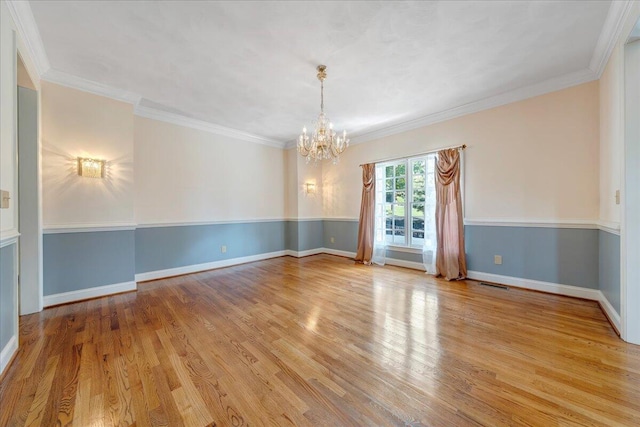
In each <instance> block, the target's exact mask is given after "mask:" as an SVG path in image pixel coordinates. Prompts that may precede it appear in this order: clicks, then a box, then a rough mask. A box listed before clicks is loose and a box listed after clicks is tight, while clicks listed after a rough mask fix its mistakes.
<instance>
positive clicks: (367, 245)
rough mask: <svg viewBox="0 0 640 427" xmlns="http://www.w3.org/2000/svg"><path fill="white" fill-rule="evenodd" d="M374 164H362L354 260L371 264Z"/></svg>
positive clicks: (374, 183)
mask: <svg viewBox="0 0 640 427" xmlns="http://www.w3.org/2000/svg"><path fill="white" fill-rule="evenodd" d="M375 194H376V165H375V164H374V163H368V164H366V165H362V202H361V204H360V221H359V222H358V252H357V253H356V258H355V259H356V261H358V262H361V263H363V264H366V265H370V264H371V258H372V256H373V238H374V223H375V203H376V200H375Z"/></svg>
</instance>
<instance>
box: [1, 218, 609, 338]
mask: <svg viewBox="0 0 640 427" xmlns="http://www.w3.org/2000/svg"><path fill="white" fill-rule="evenodd" d="M357 237H358V222H357V221H354V220H332V219H328V220H299V221H260V222H244V223H223V224H207V225H184V226H183V225H176V226H169V225H168V226H157V227H141V228H137V229H136V230H135V231H134V230H119V231H104V232H97V231H96V232H74V233H61V234H45V235H44V294H45V296H48V295H55V294H61V293H66V292H73V291H78V290H83V289H90V288H95V287H100V286H105V285H113V284H118V283H123V282H133V281H134V277H135V275H136V274H140V275H141V276H142V277H145V273H148V274H146V277H149V278H157V277H163V276H162V275H163V273H167V274H169V273H171V270H172V269H173V274H183V273H185V272H191V271H197V268H199V267H202V266H204V268H213V267H218V266H224V265H231V264H233V263H236V262H242V261H243V260H242V259H243V258H244V259H245V261H247V260H251V259H261V258H260V256H261V255H266V257H269V256H279V255H280V254H284V253H285V251H286V250H290V251H294V252H299V253H300V252H304V251H310V250H315V249H322V248H327V249H329V250H335V251H342V252H347V253H355V252H356V249H357V248H356V245H357ZM332 238H333V242H332V241H331V240H332ZM465 239H466V252H467V265H468V269H469V270H470V271H475V272H479V273H488V274H495V275H500V276H506V277H512V278H519V279H528V280H535V281H542V282H549V283H552V284H562V285H573V286H577V287H582V288H588V289H599V290H601V291H602V293H603V294H604V296H605V297H606V298H607V300H608V301H609V302H610V303H611V305H612V306H613V307H614V308H615V310H617V311H618V312H619V310H620V237H619V236H617V235H615V234H612V233H608V232H605V231H599V230H595V229H587V228H584V229H582V228H544V227H515V226H514V227H511V226H507V227H505V226H485V225H482V226H480V225H467V226H465ZM222 246H226V252H225V253H222V251H221V247H222ZM3 251H7V249H5V248H3ZM3 255H4V252H3ZM494 255H501V256H502V260H503V263H502V265H496V264H494V260H493V257H494ZM252 257H253V258H252ZM387 258H388V259H395V260H398V261H400V262H402V261H404V262H405V263H406V262H408V263H409V264H406V265H412V264H411V263H416V264H413V265H417V264H421V263H422V254H420V253H411V252H406V251H394V250H392V249H390V250H388V251H387ZM10 262H13V261H10V257H9V256H3V263H2V267H3V270H2V275H3V279H2V280H3V283H4V281H6V280H9V279H8V278H5V277H4V276H6V275H9V274H12V273H7V272H6V271H5V270H6V269H8V268H9V264H10ZM5 264H6V265H5ZM207 264H209V265H207ZM400 265H402V264H400ZM190 266H195V267H196V269H194V270H189V269H188V268H186V267H190ZM11 268H13V267H12V266H11ZM7 271H8V270H7ZM11 271H12V270H11ZM154 272H156V273H157V275H154V274H153V273H154ZM7 277H9V276H7ZM142 280H148V279H142ZM2 292H7V291H6V290H5V289H4V288H3V289H2ZM0 297H1V298H2V303H4V301H7V298H11V297H12V296H11V295H9V296H5V295H4V294H0ZM4 313H6V311H5V310H4V306H3V316H4ZM0 339H4V335H0ZM0 343H1V342H0Z"/></svg>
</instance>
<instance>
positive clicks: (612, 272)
mask: <svg viewBox="0 0 640 427" xmlns="http://www.w3.org/2000/svg"><path fill="white" fill-rule="evenodd" d="M598 235H599V239H598V244H599V251H598V252H599V254H600V259H599V282H600V290H601V291H602V293H603V294H604V296H605V297H606V298H607V300H608V301H609V303H610V304H611V305H612V306H613V308H614V309H615V310H616V312H617V313H618V314H620V236H618V235H617V234H613V233H609V232H606V231H603V230H599V233H598Z"/></svg>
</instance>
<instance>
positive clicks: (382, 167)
mask: <svg viewBox="0 0 640 427" xmlns="http://www.w3.org/2000/svg"><path fill="white" fill-rule="evenodd" d="M436 156H437V153H427V154H423V155H420V156H412V157H406V158H403V159H396V160H390V161H386V162H380V163H377V164H376V195H375V197H376V200H375V213H376V215H375V216H376V218H375V236H376V241H382V242H383V243H384V244H385V245H386V246H387V247H388V248H390V249H391V250H394V251H398V252H421V251H422V247H423V245H424V239H425V238H426V234H427V230H426V208H427V204H428V201H427V191H428V185H427V182H428V176H429V175H430V172H429V162H432V164H433V169H432V172H431V173H432V174H435V163H436ZM419 161H424V172H423V174H422V175H423V176H424V190H425V197H424V200H416V199H414V176H419V175H420V174H414V168H413V167H414V164H415V163H416V162H419ZM399 165H404V167H405V168H404V170H405V173H404V179H405V186H404V190H398V189H397V188H396V180H397V179H398V178H401V177H402V176H399V175H397V174H396V168H397V166H399ZM389 166H392V167H393V168H394V169H393V172H394V173H393V175H392V177H390V178H388V177H387V174H386V169H387V167H389ZM379 172H381V176H378V173H379ZM387 180H393V186H392V188H391V189H389V188H388V187H387V185H386V184H387ZM398 191H404V193H405V198H404V202H403V206H404V243H401V242H397V241H396V236H397V235H396V234H395V232H396V216H395V215H393V212H394V211H395V209H394V206H395V205H398V203H397V201H396V200H397V192H398ZM434 191H435V175H434ZM388 193H391V194H392V195H393V196H392V202H391V209H392V211H391V213H392V215H391V216H388V215H387V205H388V204H389V202H388V198H387V194H388ZM415 204H423V206H424V209H423V212H422V217H420V216H414V215H413V207H414V205H415ZM389 217H391V218H392V219H391V222H392V223H391V225H392V227H391V228H387V221H388V218H389ZM415 218H422V219H423V237H422V238H421V240H422V242H418V243H414V239H416V237H414V236H413V233H414V228H413V226H414V219H415ZM389 230H391V236H392V239H391V242H389V241H388V240H387V235H388V234H387V231H389ZM418 239H420V238H418Z"/></svg>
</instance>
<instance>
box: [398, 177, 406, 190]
mask: <svg viewBox="0 0 640 427" xmlns="http://www.w3.org/2000/svg"><path fill="white" fill-rule="evenodd" d="M406 186H407V182H406V181H405V179H404V178H396V190H404V189H405V187H406Z"/></svg>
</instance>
